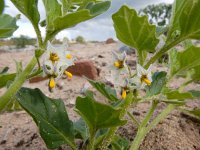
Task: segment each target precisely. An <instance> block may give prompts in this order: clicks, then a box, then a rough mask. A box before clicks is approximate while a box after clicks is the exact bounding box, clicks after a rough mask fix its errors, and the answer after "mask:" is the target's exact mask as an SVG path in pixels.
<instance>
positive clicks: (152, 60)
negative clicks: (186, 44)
mask: <svg viewBox="0 0 200 150" xmlns="http://www.w3.org/2000/svg"><path fill="white" fill-rule="evenodd" d="M183 40H184V39H178V40H176V41H174V42H171V43H169V44H166V45H165V46H164V47H163V48H161V49H160V50H159V51H158V52H157V53H155V55H154V56H153V57H151V59H150V60H149V61H148V62H147V63H146V65H145V66H144V67H145V68H149V66H150V65H151V64H153V63H154V62H155V61H156V60H158V58H160V57H161V56H162V55H163V54H164V53H166V52H167V51H168V50H170V49H171V48H172V47H174V46H175V45H177V44H178V43H180V42H181V41H183Z"/></svg>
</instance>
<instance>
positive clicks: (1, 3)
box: [0, 0, 5, 15]
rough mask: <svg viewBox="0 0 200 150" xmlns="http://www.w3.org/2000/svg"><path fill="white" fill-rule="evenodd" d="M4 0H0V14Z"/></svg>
mask: <svg viewBox="0 0 200 150" xmlns="http://www.w3.org/2000/svg"><path fill="white" fill-rule="evenodd" d="M4 5H5V4H4V0H0V15H1V14H2V12H3V10H4Z"/></svg>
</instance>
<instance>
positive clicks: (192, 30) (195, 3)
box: [166, 0, 200, 43]
mask: <svg viewBox="0 0 200 150" xmlns="http://www.w3.org/2000/svg"><path fill="white" fill-rule="evenodd" d="M199 10H200V1H199V0H175V2H174V5H173V13H172V19H171V24H170V28H169V33H168V37H167V42H166V43H171V42H174V41H179V42H181V41H183V40H185V39H196V40H200V28H199V26H200V19H199V18H200V13H199Z"/></svg>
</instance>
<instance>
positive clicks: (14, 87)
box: [0, 25, 46, 112]
mask: <svg viewBox="0 0 200 150" xmlns="http://www.w3.org/2000/svg"><path fill="white" fill-rule="evenodd" d="M33 27H34V29H35V32H36V35H37V39H38V45H39V48H41V49H42V48H45V47H46V44H43V41H42V36H41V32H40V30H39V28H38V26H34V25H33ZM36 64H37V58H36V57H35V56H34V57H33V58H32V59H31V61H30V62H29V64H28V65H27V66H26V68H25V69H24V71H23V72H21V73H20V74H19V75H18V76H17V77H16V78H15V80H14V81H13V83H12V84H11V86H10V87H9V88H8V90H7V91H6V92H5V93H4V94H3V95H2V96H1V97H0V112H1V111H2V110H3V109H4V107H5V106H6V105H7V104H8V103H9V101H10V99H11V98H12V97H13V96H15V94H16V93H17V91H18V90H19V89H20V87H21V86H22V85H23V83H24V82H25V81H26V79H27V77H28V76H29V75H30V73H31V72H32V70H33V69H34V67H35V65H36Z"/></svg>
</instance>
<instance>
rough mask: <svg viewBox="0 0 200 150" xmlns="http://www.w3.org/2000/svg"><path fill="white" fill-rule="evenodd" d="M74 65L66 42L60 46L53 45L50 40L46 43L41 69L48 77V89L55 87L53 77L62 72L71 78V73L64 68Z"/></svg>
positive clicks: (57, 77)
mask: <svg viewBox="0 0 200 150" xmlns="http://www.w3.org/2000/svg"><path fill="white" fill-rule="evenodd" d="M72 65H74V59H73V58H72V55H71V54H70V52H69V51H67V44H65V43H64V44H63V45H61V46H60V47H54V46H52V44H51V43H50V42H48V45H47V51H46V55H45V56H44V61H43V71H44V74H45V76H47V77H49V78H50V80H49V89H52V88H54V87H55V85H56V83H55V79H59V78H60V77H61V76H62V75H63V74H64V73H65V75H67V76H68V78H72V74H71V73H70V72H68V71H66V69H67V68H68V67H69V66H72Z"/></svg>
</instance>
